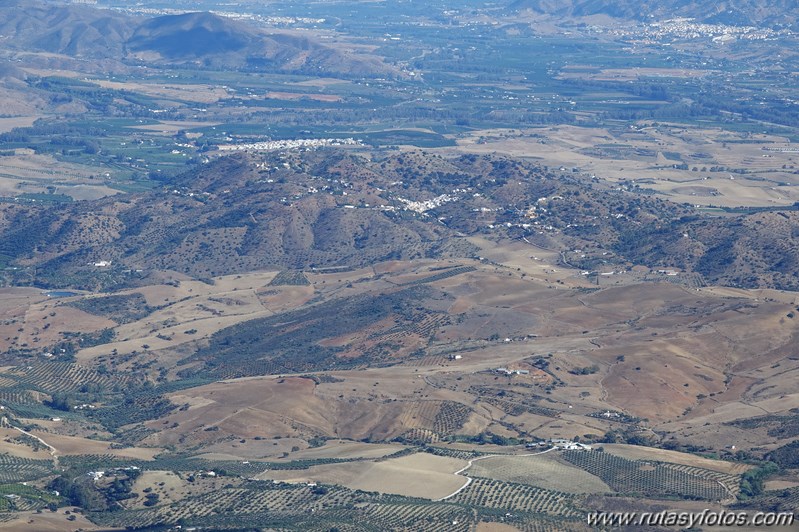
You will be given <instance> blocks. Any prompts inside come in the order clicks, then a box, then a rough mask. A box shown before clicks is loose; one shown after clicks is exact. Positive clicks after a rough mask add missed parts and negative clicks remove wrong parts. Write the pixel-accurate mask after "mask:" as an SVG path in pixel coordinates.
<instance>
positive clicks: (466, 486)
mask: <svg viewBox="0 0 799 532" xmlns="http://www.w3.org/2000/svg"><path fill="white" fill-rule="evenodd" d="M555 449H557V447H550V448H549V449H547V450H545V451H541V452H540V453H526V454H487V455H485V456H478V457H477V458H472V459H471V460H469V463H467V464H466V465H465V466H463V467H462V468H460V469H459V470H457V471H455V472H454V473H453V475H460V474H461V473H463V472H464V471H466V470H467V469H469V468H470V467H472V464H473V463H475V462H477V461H478V460H485V459H486V458H497V457H499V456H518V457H520V458H521V457H522V456H538V455H539V454H545V453H548V452H550V451H554V450H555ZM462 476H464V477H466V483H464V485H463V486H461V487H460V488H458V489H456V490H455V491H453V492H452V493H450V494H449V495H447V496H445V497H441V498H440V499H435V502H440V501H445V500H447V499H450V498H452V497H454V496H455V495H457V494H458V493H460V492H462V491H463V490H465V489H466V488H468V487H469V484H471V483H472V480H474V479H473V478H472V477H470V476H467V475H462Z"/></svg>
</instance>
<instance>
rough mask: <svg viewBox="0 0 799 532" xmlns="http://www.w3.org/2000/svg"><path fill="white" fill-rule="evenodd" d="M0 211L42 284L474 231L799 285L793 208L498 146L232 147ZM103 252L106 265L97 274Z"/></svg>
mask: <svg viewBox="0 0 799 532" xmlns="http://www.w3.org/2000/svg"><path fill="white" fill-rule="evenodd" d="M0 207H1V208H0V253H2V254H3V255H5V256H7V257H11V258H13V259H14V262H15V263H16V265H18V266H20V267H23V268H24V267H31V266H35V267H36V269H37V270H38V276H37V278H36V279H35V282H36V283H37V284H38V285H40V286H48V287H69V286H71V287H82V288H89V289H98V288H109V287H113V286H119V285H126V284H130V283H133V284H135V283H136V280H135V279H131V278H130V277H127V275H128V274H129V272H131V271H136V270H140V271H142V272H143V273H144V274H146V272H148V271H164V270H170V271H178V272H180V273H182V274H185V275H189V276H191V277H194V278H210V277H213V276H217V275H221V274H226V273H241V272H246V271H253V270H263V269H286V268H289V269H297V270H309V269H313V268H331V267H334V268H341V267H344V268H358V267H363V266H366V265H369V264H372V263H374V262H376V261H386V260H392V259H412V258H419V257H430V258H447V257H465V258H474V257H476V256H477V255H478V250H477V248H476V247H475V246H474V245H473V244H472V243H471V241H470V240H469V238H468V237H478V236H479V237H483V238H489V239H495V238H498V239H519V240H522V239H524V240H526V241H530V242H532V243H535V244H537V245H540V246H543V247H547V248H550V249H560V250H562V251H563V252H564V253H568V252H569V250H571V249H581V250H582V252H581V253H582V255H583V256H582V257H579V258H577V257H573V258H570V259H569V263H570V264H571V265H572V266H576V267H579V268H581V269H586V270H592V269H602V268H611V269H612V268H616V269H619V268H621V269H623V268H628V267H630V266H631V265H633V264H638V265H645V266H648V267H650V268H663V267H677V268H680V269H683V270H685V271H687V272H694V273H698V274H700V275H701V276H702V277H703V278H704V279H705V280H706V282H708V283H716V284H724V285H728V286H729V285H732V286H741V287H750V288H753V287H761V288H762V287H776V288H783V289H796V288H797V287H799V251H797V250H799V247H797V246H796V245H795V238H796V237H797V236H799V235H797V234H795V231H794V230H793V228H795V226H796V222H797V218H799V212H797V211H795V210H781V211H778V212H768V211H765V212H757V213H753V214H749V215H737V216H731V217H724V218H717V217H708V216H698V215H696V214H694V213H693V212H692V211H691V210H690V209H689V208H687V207H685V206H681V205H678V204H675V203H670V202H667V201H663V200H659V199H653V198H648V197H646V196H637V197H633V196H630V195H628V194H625V193H621V192H618V191H614V190H609V189H607V188H602V187H599V186H596V185H592V184H591V183H589V182H586V181H582V180H580V179H579V178H571V177H570V176H568V175H565V174H559V173H557V172H552V171H551V170H548V169H545V168H543V167H540V166H536V165H531V164H528V163H523V162H520V161H516V160H512V159H505V158H501V157H494V156H485V157H479V158H477V157H473V156H462V157H458V158H454V159H447V158H442V157H439V156H432V155H430V154H426V153H425V152H418V153H411V154H402V155H392V156H389V157H386V158H382V159H376V160H373V161H369V160H366V159H364V158H362V157H360V156H357V155H354V154H349V153H346V152H337V151H333V150H330V151H328V150H320V151H318V152H310V153H306V154H296V155H286V154H284V155H280V154H266V155H255V154H252V155H247V154H238V155H234V156H229V157H223V158H220V159H218V160H216V161H213V162H211V163H209V164H208V165H205V166H204V167H203V168H202V169H201V170H200V171H199V172H198V171H190V172H187V173H185V174H183V175H181V176H178V177H176V178H173V179H170V180H169V181H168V182H166V183H164V186H163V188H161V189H158V190H153V191H150V192H146V193H140V194H134V195H126V196H118V197H113V196H112V197H107V198H103V199H100V200H95V201H82V202H75V203H72V204H66V205H63V204H62V205H58V206H53V207H45V206H38V205H22V204H3V205H0ZM564 257H565V255H564ZM101 261H107V262H110V263H112V264H113V265H114V267H113V268H110V269H108V270H107V271H106V273H105V274H103V272H98V270H97V268H95V267H93V266H92V264H93V263H98V262H101ZM18 271H19V272H25V271H29V270H27V269H22V270H18ZM125 272H128V273H125ZM134 277H135V276H134ZM98 283H99V284H98Z"/></svg>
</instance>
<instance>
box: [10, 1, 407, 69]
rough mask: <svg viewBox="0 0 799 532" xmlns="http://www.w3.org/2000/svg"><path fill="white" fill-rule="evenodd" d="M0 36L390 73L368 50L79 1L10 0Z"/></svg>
mask: <svg viewBox="0 0 799 532" xmlns="http://www.w3.org/2000/svg"><path fill="white" fill-rule="evenodd" d="M0 36H2V37H0V50H2V49H6V50H8V51H11V52H16V53H27V52H46V53H48V54H59V55H63V56H67V57H71V58H77V59H80V60H81V61H82V62H84V63H91V62H93V61H94V62H102V61H105V62H108V61H115V62H119V63H125V64H139V63H141V62H142V61H144V62H147V63H152V64H184V63H191V64H196V65H201V66H203V67H214V68H227V69H248V70H256V71H269V70H274V71H289V72H312V73H314V74H320V73H335V74H353V75H367V76H368V75H373V74H374V75H377V74H381V75H384V74H390V73H391V72H392V68H391V67H389V66H388V65H385V64H384V63H383V62H382V61H381V60H380V59H379V58H377V57H375V56H370V55H367V54H364V53H350V51H349V50H346V49H344V48H339V47H333V46H329V45H327V44H322V43H321V42H319V41H318V40H316V39H314V38H313V37H312V36H305V35H302V36H300V35H297V34H295V33H291V32H287V31H271V30H269V31H268V30H266V29H264V28H259V27H256V26H254V25H252V24H250V23H248V22H245V21H240V20H233V19H231V18H226V17H222V16H219V15H215V14H212V13H207V12H198V13H185V14H179V15H165V16H159V17H154V18H141V17H134V16H130V15H127V14H123V13H120V12H116V11H112V10H107V9H97V8H93V7H88V6H81V5H54V4H44V3H35V2H34V3H29V2H21V1H16V0H12V1H11V2H9V3H4V4H3V5H2V6H0ZM102 68H104V69H108V65H107V64H104V65H103V67H102Z"/></svg>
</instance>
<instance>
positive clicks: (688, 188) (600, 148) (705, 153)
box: [458, 122, 799, 207]
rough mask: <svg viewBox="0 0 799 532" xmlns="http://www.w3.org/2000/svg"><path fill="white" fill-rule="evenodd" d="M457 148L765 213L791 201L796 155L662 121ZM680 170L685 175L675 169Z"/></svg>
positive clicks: (496, 136)
mask: <svg viewBox="0 0 799 532" xmlns="http://www.w3.org/2000/svg"><path fill="white" fill-rule="evenodd" d="M458 149H459V150H461V151H466V152H469V153H494V152H498V153H503V154H507V155H512V156H519V157H531V158H535V159H537V160H540V161H541V163H542V164H546V165H549V166H553V167H556V168H557V167H563V168H564V169H567V170H571V169H577V170H576V171H577V172H579V173H581V174H585V175H592V176H593V175H595V176H597V177H599V178H600V179H603V180H607V181H609V182H611V183H621V182H634V183H635V184H637V185H638V186H640V187H641V188H642V189H650V190H653V191H656V192H657V193H658V194H660V195H662V196H663V197H666V198H668V199H669V200H671V201H675V202H678V203H689V204H691V205H700V206H707V205H714V206H724V207H737V206H764V207H768V206H777V205H782V206H785V205H791V204H793V203H794V202H796V201H799V188H797V187H796V185H797V184H799V177H798V176H797V175H796V174H795V168H796V166H797V164H799V153H796V152H795V151H794V150H795V148H794V147H793V146H792V144H791V143H790V141H789V140H788V139H786V138H783V137H778V136H773V135H765V134H750V133H735V132H730V131H726V130H722V129H720V128H702V127H699V126H689V125H685V124H669V123H659V124H658V125H657V126H655V125H652V124H650V123H645V122H642V123H640V124H639V125H638V126H635V127H630V128H627V129H621V128H619V129H609V128H588V127H576V126H563V125H558V126H552V127H542V128H536V129H529V130H487V131H478V132H474V133H472V135H471V136H470V137H467V138H464V139H459V140H458ZM681 164H685V165H687V166H688V169H680V168H676V167H675V165H681ZM722 168H723V170H719V169H722ZM711 169H713V170H711ZM739 171H743V172H744V173H740V172H739Z"/></svg>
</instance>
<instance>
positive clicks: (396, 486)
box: [260, 453, 466, 499]
mask: <svg viewBox="0 0 799 532" xmlns="http://www.w3.org/2000/svg"><path fill="white" fill-rule="evenodd" d="M465 465H466V461H465V460H458V459H455V458H446V457H442V456H434V455H432V454H427V453H416V454H412V455H408V456H402V457H400V458H392V459H389V460H385V461H382V462H351V463H347V464H330V465H321V466H313V467H311V468H309V469H307V470H302V471H267V472H265V473H263V474H262V475H260V478H264V479H273V480H281V481H284V482H324V483H326V484H339V485H342V486H346V487H348V488H351V489H359V490H364V491H378V492H381V493H394V494H397V495H406V496H412V497H422V498H425V499H440V498H441V497H445V496H446V495H449V494H450V493H452V492H454V491H455V490H457V489H458V488H460V487H461V486H463V484H464V483H465V482H466V479H464V478H463V477H461V476H457V475H455V474H454V473H455V472H456V471H458V470H460V469H461V468H462V467H464V466H465Z"/></svg>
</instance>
